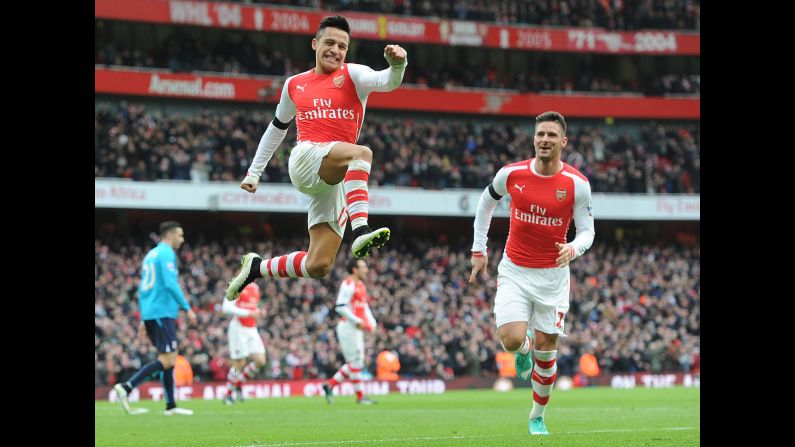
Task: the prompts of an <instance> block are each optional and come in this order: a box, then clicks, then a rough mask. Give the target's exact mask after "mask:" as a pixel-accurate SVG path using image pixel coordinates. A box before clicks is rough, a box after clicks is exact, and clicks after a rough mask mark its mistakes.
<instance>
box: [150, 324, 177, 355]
mask: <svg viewBox="0 0 795 447" xmlns="http://www.w3.org/2000/svg"><path fill="white" fill-rule="evenodd" d="M144 326H145V327H146V335H148V336H149V340H151V341H152V343H153V344H154V345H155V347H157V352H177V320H176V319H174V318H156V319H154V320H144Z"/></svg>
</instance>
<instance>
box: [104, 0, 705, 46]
mask: <svg viewBox="0 0 795 447" xmlns="http://www.w3.org/2000/svg"><path fill="white" fill-rule="evenodd" d="M94 14H95V17H97V18H102V19H114V20H131V21H141V22H150V23H164V24H175V25H194V26H206V27H214V28H231V29H242V30H249V31H261V32H278V33H294V34H305V35H311V34H314V33H315V31H316V30H317V27H318V24H319V23H320V21H321V20H322V19H323V17H324V16H326V15H328V12H315V11H310V10H305V9H291V8H279V7H272V6H258V5H257V6H255V5H241V4H239V3H222V2H206V1H185V0H126V1H123V2H120V1H116V0H95V1H94ZM342 14H344V15H345V16H346V17H347V18H348V20H349V21H350V25H351V34H352V35H353V37H355V38H357V39H372V40H389V41H392V42H422V43H427V44H438V45H465V46H476V47H490V48H504V49H518V50H528V51H555V52H588V53H609V54H611V53H612V54H671V55H696V56H697V55H700V54H701V36H700V34H699V33H687V32H675V31H668V30H666V31H657V30H654V31H639V32H611V31H606V30H601V29H594V28H542V27H531V26H505V25H495V24H487V23H482V22H470V21H463V20H429V19H424V18H414V17H405V16H397V15H384V14H367V13H360V12H348V11H342Z"/></svg>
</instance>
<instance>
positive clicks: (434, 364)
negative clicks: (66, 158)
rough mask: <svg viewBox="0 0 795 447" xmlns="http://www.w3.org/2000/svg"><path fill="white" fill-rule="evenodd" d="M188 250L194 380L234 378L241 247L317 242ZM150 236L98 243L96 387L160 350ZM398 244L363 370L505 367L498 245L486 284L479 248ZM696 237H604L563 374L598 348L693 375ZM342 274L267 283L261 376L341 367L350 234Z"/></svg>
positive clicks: (384, 261) (579, 303)
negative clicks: (231, 288) (151, 303)
mask: <svg viewBox="0 0 795 447" xmlns="http://www.w3.org/2000/svg"><path fill="white" fill-rule="evenodd" d="M187 236H188V237H187V242H186V243H185V244H184V246H183V247H182V248H181V249H180V250H179V252H178V256H179V259H180V282H181V284H182V287H183V290H185V291H186V293H187V295H188V298H189V301H190V302H191V304H192V306H193V307H194V310H195V311H196V313H197V314H198V327H195V328H190V327H187V321H186V319H185V318H180V321H179V323H178V327H179V329H178V330H179V337H178V338H179V340H180V343H181V344H180V346H179V351H180V353H182V354H183V355H184V356H185V357H186V358H187V360H188V361H189V362H190V364H191V366H192V368H193V370H194V377H195V380H200V381H209V380H224V379H225V377H226V369H227V368H228V363H227V362H226V360H225V359H226V358H227V356H228V352H227V336H226V329H227V322H228V319H229V317H228V316H224V315H223V314H222V313H221V302H222V299H223V295H224V290H225V288H226V281H227V280H228V278H230V277H231V276H232V275H233V270H234V269H235V268H236V267H237V262H238V261H239V257H240V254H242V253H243V252H244V250H245V251H248V250H254V251H256V252H258V253H260V254H262V255H264V256H266V257H267V256H270V253H285V252H287V251H289V250H288V249H289V248H291V247H299V246H307V244H308V240H306V239H304V237H299V238H292V239H281V240H280V241H279V242H278V243H274V242H260V243H256V244H247V246H246V247H244V246H243V245H241V243H240V242H239V241H238V242H236V241H232V240H231V239H225V240H205V239H204V238H203V237H201V236H199V237H195V238H194V237H193V236H192V235H191V234H189V233H188V234H187ZM155 238H156V236H154V234H150V235H149V239H148V240H136V241H132V240H129V239H125V240H124V241H121V240H119V239H115V238H106V239H105V240H102V241H101V240H95V274H94V278H95V300H94V309H95V310H94V318H95V372H96V377H95V385H97V386H99V385H106V384H113V383H115V382H118V381H120V380H126V379H127V378H128V377H129V376H130V375H131V374H132V373H133V372H134V371H135V370H136V369H137V368H139V367H140V366H141V365H142V364H144V363H146V362H147V361H149V360H150V359H151V358H153V356H154V355H155V353H154V352H153V349H152V348H151V346H150V344H149V342H148V341H145V337H143V338H139V337H138V333H137V329H138V313H137V287H138V282H139V276H140V275H139V268H140V264H141V260H142V257H143V255H144V254H145V253H146V251H147V250H148V249H149V248H150V247H151V246H153V245H154V244H155V243H156V239H155ZM465 239H466V238H462V239H460V240H456V241H452V240H449V241H445V240H441V241H439V240H436V239H431V238H430V237H425V238H421V237H420V238H414V239H412V241H411V242H412V243H411V245H407V244H405V243H401V242H399V241H392V242H390V245H389V246H388V247H389V248H388V249H383V250H381V251H379V252H378V253H376V254H375V256H374V257H373V258H371V259H369V260H368V264H369V266H370V275H369V278H368V280H367V281H366V283H367V291H368V294H369V295H370V297H371V300H372V302H371V307H372V309H373V314H374V316H375V318H376V319H377V321H378V323H379V324H378V328H377V330H376V332H375V333H374V334H371V335H368V336H367V337H366V340H367V342H366V343H367V354H368V356H369V360H368V362H367V367H368V368H369V369H370V371H371V372H372V371H374V366H375V361H374V359H375V356H376V355H377V354H378V352H380V351H382V350H394V351H396V352H397V354H398V355H399V358H400V363H401V365H402V367H401V370H400V374H401V376H403V377H411V376H423V377H426V376H429V377H439V378H444V379H449V378H453V377H455V376H461V375H496V373H497V368H496V365H495V355H496V353H497V352H499V351H500V350H501V349H502V348H501V347H500V343H499V339H498V338H497V337H496V335H495V325H494V316H493V314H492V313H491V311H492V307H493V299H494V298H493V297H494V293H495V290H496V287H495V284H494V279H495V275H496V266H497V263H498V262H499V259H500V258H501V255H500V253H501V251H502V246H498V245H495V244H492V245H491V246H490V247H489V252H490V253H492V254H493V255H492V256H491V258H490V266H489V273H490V274H491V275H492V276H491V278H490V279H488V280H485V281H482V282H481V283H480V284H478V285H468V283H467V281H468V279H469V272H470V267H469V247H470V244H471V243H470V242H469V241H467V240H465ZM697 247H698V246H697V245H695V247H693V246H692V245H690V246H686V245H667V246H663V245H659V246H658V245H649V244H633V243H629V242H627V241H625V242H623V243H607V242H602V243H598V244H595V245H594V247H593V248H592V249H591V250H590V251H588V252H587V253H586V254H585V255H584V256H583V257H581V258H579V259H577V260H576V261H575V262H574V263H572V275H573V278H572V279H573V281H572V284H573V288H572V299H571V309H570V312H569V314H568V316H567V318H566V326H565V327H566V333H567V334H568V337H567V338H565V339H563V340H562V342H561V348H560V352H559V355H558V364H559V373H560V374H562V375H573V374H575V373H576V372H577V368H578V366H577V359H578V358H579V356H580V355H581V354H583V353H586V352H588V353H593V354H594V355H595V356H596V358H597V359H598V362H599V365H600V367H601V368H602V371H603V372H632V371H652V372H660V371H666V372H670V371H696V370H698V369H699V368H700V353H699V349H700V346H699V345H700V333H699V321H700V273H699V272H700V267H699V265H700V250H699V248H697ZM340 253H341V255H340V256H339V258H338V259H337V262H336V264H335V268H334V270H332V272H331V274H330V275H329V276H328V277H326V278H323V279H318V280H309V279H306V280H288V279H282V280H267V281H266V280H259V284H260V286H261V288H262V293H263V302H264V306H265V309H266V310H267V316H266V317H264V318H261V319H260V321H259V324H258V326H259V328H260V332H261V334H262V336H263V340H264V342H265V346H266V348H267V352H268V365H267V366H266V367H265V368H264V370H263V371H262V372H261V373H260V377H261V378H292V379H300V378H326V377H330V375H331V374H333V373H334V371H336V369H337V368H338V367H339V366H341V364H342V357H341V355H340V354H339V349H338V346H337V340H336V336H335V335H334V325H335V323H336V321H337V319H338V317H337V315H336V313H335V312H334V311H333V307H334V302H335V300H336V294H337V287H338V285H339V283H340V281H341V280H342V279H343V278H344V275H345V272H344V268H343V266H344V261H345V260H346V259H345V258H346V257H347V256H350V252H349V247H348V246H347V241H344V242H343V246H342V247H341V249H340Z"/></svg>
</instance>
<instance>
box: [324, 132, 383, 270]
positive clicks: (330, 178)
mask: <svg viewBox="0 0 795 447" xmlns="http://www.w3.org/2000/svg"><path fill="white" fill-rule="evenodd" d="M372 163H373V152H372V151H371V150H370V148H368V147H366V146H361V145H358V144H351V143H336V144H335V145H334V147H332V148H331V150H330V151H329V153H328V155H326V156H325V157H323V162H322V163H321V164H320V170H319V171H318V175H319V176H320V178H321V179H323V181H324V182H326V183H328V184H329V185H336V184H337V183H339V182H344V183H343V185H342V187H343V190H344V191H345V200H346V202H347V205H348V217H349V219H350V222H351V228H352V229H353V244H352V245H351V251H352V252H353V255H354V256H356V257H357V258H364V257H367V256H369V255H370V249H371V248H380V247H382V246H383V245H384V244H385V243H386V241H388V240H389V235H390V230H389V228H379V229H377V230H375V231H370V227H369V226H368V225H367V220H368V218H369V213H370V211H369V209H370V204H369V195H368V189H367V182H368V181H369V179H370V167H371V166H372Z"/></svg>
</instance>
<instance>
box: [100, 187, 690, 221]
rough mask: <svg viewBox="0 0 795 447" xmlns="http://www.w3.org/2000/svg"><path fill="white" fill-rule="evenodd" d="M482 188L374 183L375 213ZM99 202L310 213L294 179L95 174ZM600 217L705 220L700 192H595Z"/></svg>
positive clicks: (458, 213) (427, 212)
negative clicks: (145, 178)
mask: <svg viewBox="0 0 795 447" xmlns="http://www.w3.org/2000/svg"><path fill="white" fill-rule="evenodd" d="M482 193H483V191H482V190H476V189H475V190H473V189H466V190H450V189H448V190H444V191H430V190H424V189H419V188H396V187H378V186H370V193H369V196H370V214H373V215H406V216H451V217H474V216H475V208H476V207H477V204H478V200H479V199H480V195H481V194H482ZM509 200H510V197H508V198H506V200H501V201H500V202H499V204H498V205H497V208H496V210H495V211H494V216H495V217H508V213H509V212H510V205H509V203H510V202H509ZM94 206H95V207H96V208H127V209H175V210H206V211H252V212H277V213H305V212H306V211H307V209H308V207H309V197H308V196H307V195H305V194H301V193H300V192H298V191H297V190H296V189H295V188H293V186H292V185H288V184H272V183H269V184H268V185H267V187H265V188H260V189H258V190H257V193H256V194H250V193H247V192H245V191H243V190H241V189H240V187H239V185H238V184H237V183H230V182H212V183H192V182H181V181H170V182H169V181H164V182H134V181H130V180H121V179H95V180H94ZM593 209H594V217H595V218H596V219H627V220H700V218H701V196H700V195H698V194H695V195H692V194H671V195H646V194H604V193H594V194H593Z"/></svg>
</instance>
